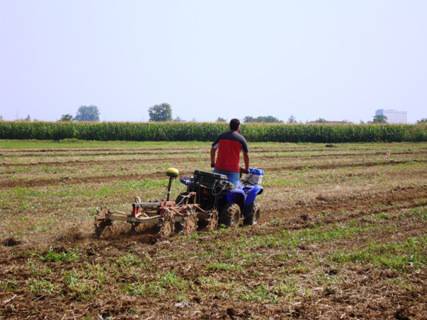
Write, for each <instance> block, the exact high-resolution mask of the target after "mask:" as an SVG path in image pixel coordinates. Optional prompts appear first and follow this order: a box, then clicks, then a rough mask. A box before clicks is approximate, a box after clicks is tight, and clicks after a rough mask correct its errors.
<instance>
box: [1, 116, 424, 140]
mask: <svg viewBox="0 0 427 320" xmlns="http://www.w3.org/2000/svg"><path fill="white" fill-rule="evenodd" d="M227 129H228V125H227V124H225V123H192V122H185V123H176V122H166V123H155V122H148V123H147V122H146V123H137V122H98V123H89V122H29V121H22V122H18V121H0V139H43V140H62V139H81V140H128V141H189V140H199V141H211V140H214V139H215V138H216V137H217V136H218V135H219V134H220V133H222V132H223V131H225V130H227ZM241 131H242V134H243V135H244V136H245V137H246V138H247V140H249V141H276V142H324V143H333V142H376V141H378V142H399V141H427V126H426V125H388V124H385V125H379V124H362V125H355V124H343V125H341V124H340V125H333V124H243V125H242V128H241Z"/></svg>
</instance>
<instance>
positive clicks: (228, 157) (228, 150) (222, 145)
mask: <svg viewBox="0 0 427 320" xmlns="http://www.w3.org/2000/svg"><path fill="white" fill-rule="evenodd" d="M212 148H215V149H217V158H216V161H215V169H216V170H221V171H228V172H239V171H240V152H241V151H242V150H243V152H245V153H247V152H248V146H247V142H246V139H245V138H244V137H243V136H242V135H241V134H240V133H239V132H237V131H228V132H224V133H223V134H221V135H220V136H219V137H218V139H216V140H215V142H214V143H213V144H212Z"/></svg>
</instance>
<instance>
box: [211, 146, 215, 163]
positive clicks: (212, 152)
mask: <svg viewBox="0 0 427 320" xmlns="http://www.w3.org/2000/svg"><path fill="white" fill-rule="evenodd" d="M215 155H216V148H214V147H212V148H211V168H214V167H215Z"/></svg>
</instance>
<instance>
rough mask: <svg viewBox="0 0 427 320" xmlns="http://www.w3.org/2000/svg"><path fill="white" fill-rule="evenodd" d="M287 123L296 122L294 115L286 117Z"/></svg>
mask: <svg viewBox="0 0 427 320" xmlns="http://www.w3.org/2000/svg"><path fill="white" fill-rule="evenodd" d="M288 123H297V120H296V119H295V117H294V116H293V115H291V116H290V117H289V119H288Z"/></svg>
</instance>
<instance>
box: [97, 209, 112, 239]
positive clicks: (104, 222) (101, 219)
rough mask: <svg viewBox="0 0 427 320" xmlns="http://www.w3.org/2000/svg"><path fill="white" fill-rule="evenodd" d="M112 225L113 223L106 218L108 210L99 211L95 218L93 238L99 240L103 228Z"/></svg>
mask: <svg viewBox="0 0 427 320" xmlns="http://www.w3.org/2000/svg"><path fill="white" fill-rule="evenodd" d="M112 224H113V222H112V221H111V219H109V218H108V209H101V210H100V211H99V212H98V214H97V216H96V217H95V237H96V238H100V237H101V235H102V233H103V232H104V230H105V228H107V227H109V226H111V225H112Z"/></svg>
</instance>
